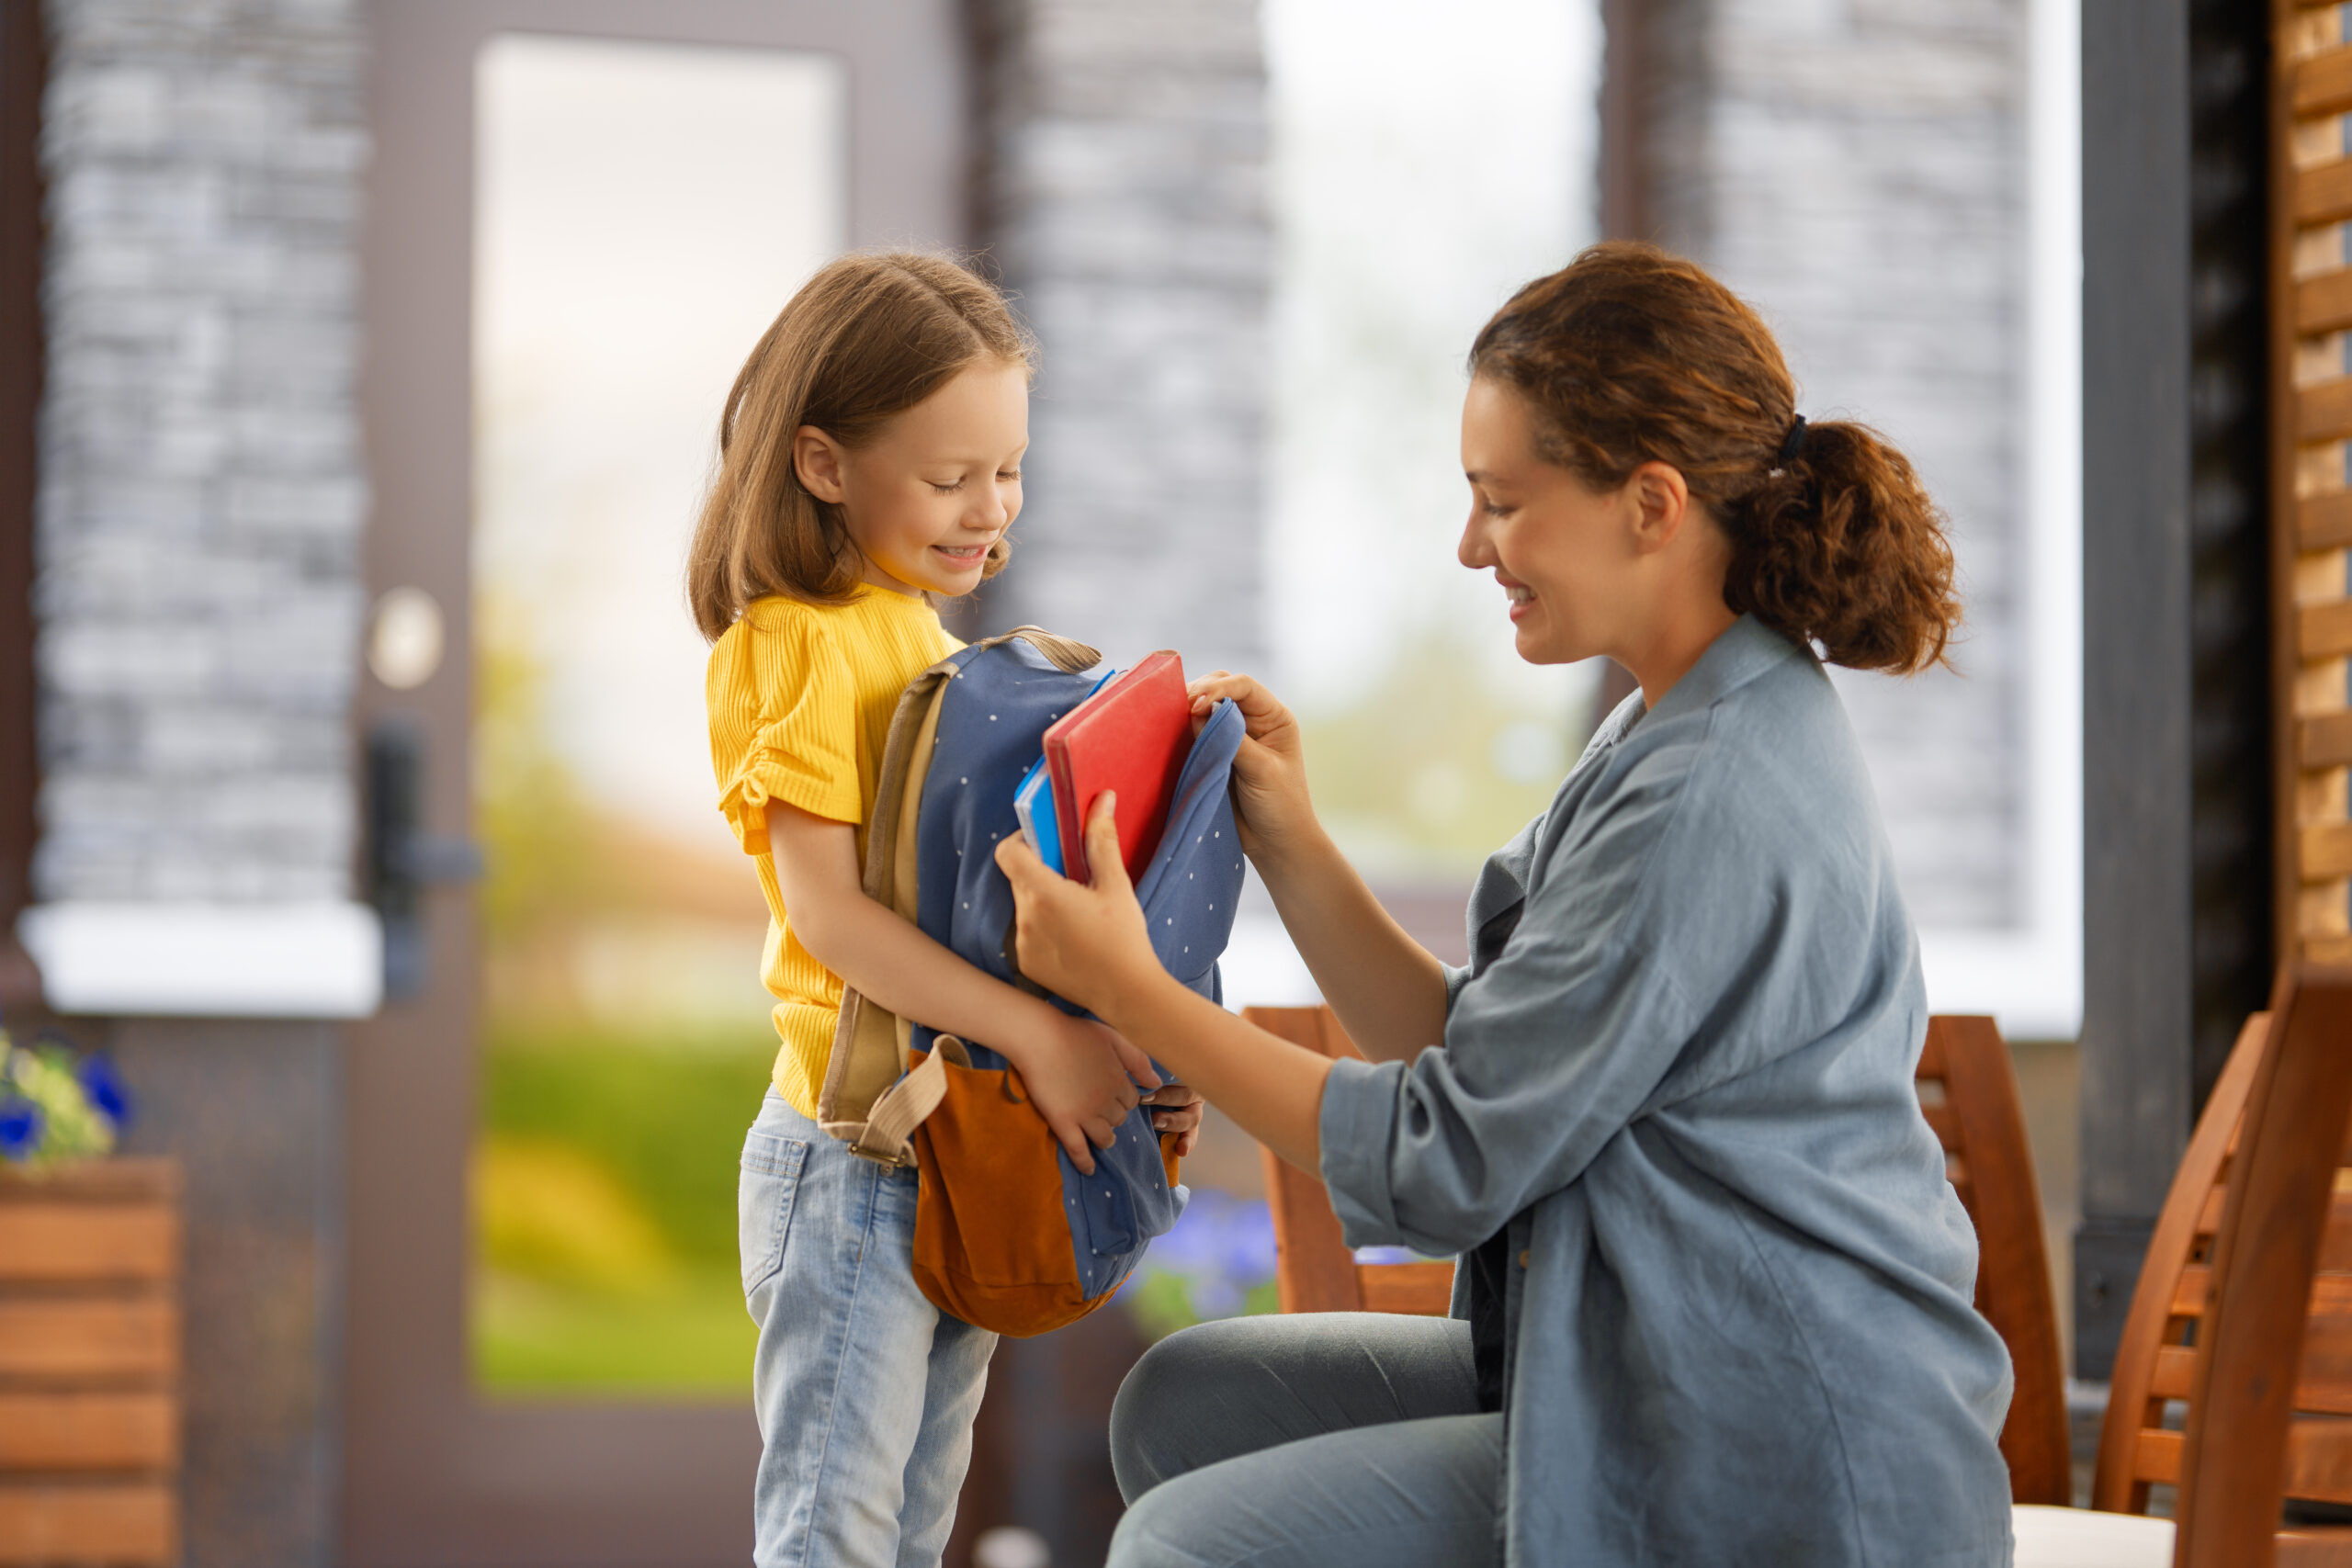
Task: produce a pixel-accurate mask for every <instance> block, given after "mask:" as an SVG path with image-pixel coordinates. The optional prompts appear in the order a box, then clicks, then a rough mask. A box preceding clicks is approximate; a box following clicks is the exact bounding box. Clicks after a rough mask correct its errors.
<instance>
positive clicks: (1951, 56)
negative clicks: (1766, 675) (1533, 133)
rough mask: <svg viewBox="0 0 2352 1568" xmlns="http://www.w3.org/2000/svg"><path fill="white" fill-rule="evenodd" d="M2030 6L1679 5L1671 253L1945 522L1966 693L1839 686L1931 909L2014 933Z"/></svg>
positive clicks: (2021, 775)
mask: <svg viewBox="0 0 2352 1568" xmlns="http://www.w3.org/2000/svg"><path fill="white" fill-rule="evenodd" d="M2027 24H2028V0H1661V3H1660V4H1658V5H1657V6H1655V7H1654V8H1653V10H1652V19H1651V26H1652V29H1653V30H1652V32H1651V35H1650V37H1651V40H1652V41H1651V55H1650V60H1651V69H1650V103H1651V123H1650V128H1649V133H1650V139H1649V152H1648V161H1649V182H1648V183H1649V190H1650V192H1651V197H1650V199H1651V210H1652V212H1653V213H1654V214H1655V215H1656V221H1657V229H1658V232H1657V238H1658V239H1659V240H1660V242H1661V243H1665V244H1667V245H1668V246H1669V247H1671V248H1674V249H1677V250H1679V251H1682V252H1684V253H1685V254H1689V255H1691V256H1692V257H1694V258H1695V259H1697V260H1699V261H1701V262H1702V263H1704V264H1705V265H1708V266H1709V267H1711V268H1713V270H1714V271H1715V272H1716V273H1717V274H1718V276H1721V277H1722V278H1723V279H1724V282H1726V283H1728V284H1729V285H1730V286H1731V287H1732V288H1735V289H1737V290H1738V291H1739V292H1740V293H1741V294H1742V295H1743V296H1745V297H1747V298H1748V299H1751V300H1753V301H1755V302H1756V303H1757V304H1758V305H1759V306H1760V307H1761V308H1762V309H1763V310H1764V312H1765V314H1766V317H1767V319H1768V320H1770V321H1771V323H1772V325H1773V327H1774V329H1775V330H1776V331H1777V332H1778V333H1779V334H1780V337H1781V344H1782V346H1783V347H1784V348H1785V349H1786V350H1787V352H1788V355H1789V359H1790V365H1791V368H1792V370H1793V371H1794V372H1795V375H1796V378H1797V380H1798V383H1799V386H1800V388H1801V389H1802V396H1801V400H1800V402H1799V407H1800V408H1801V409H1802V410H1803V411H1804V413H1805V414H1806V415H1807V416H1808V417H1810V418H1814V419H1823V418H1829V417H1835V416H1839V415H1850V416H1853V417H1858V418H1861V419H1863V420H1866V421H1867V422H1869V423H1872V424H1875V425H1877V426H1878V427H1879V428H1880V429H1881V430H1883V431H1884V432H1885V433H1886V434H1889V435H1890V436H1892V437H1893V438H1894V441H1895V442H1896V444H1897V445H1898V446H1901V447H1902V448H1903V449H1904V450H1905V452H1906V453H1908V454H1909V455H1910V457H1911V458H1912V460H1913V461H1914V462H1915V463H1917V465H1918V467H1919V468H1920V470H1921V472H1922V474H1923V475H1924V476H1925V478H1926V479H1927V481H1928V487H1929V489H1930V491H1932V492H1933V493H1934V495H1935V496H1936V498H1937V499H1938V500H1939V502H1941V503H1942V504H1943V505H1944V507H1945V508H1946V509H1947V510H1948V511H1949V512H1950V513H1951V523H1952V534H1953V541H1954V545H1955V547H1956V549H1957V550H1958V553H1959V556H1960V567H1961V573H1962V590H1963V592H1964V593H1965V595H1966V598H1967V602H1968V610H1969V623H1970V624H1969V628H1968V630H1967V632H1966V634H1965V638H1966V640H1964V641H1963V642H1962V645H1961V646H1960V647H1959V649H1957V650H1956V654H1955V662H1956V663H1957V664H1958V665H1959V669H1960V672H1959V673H1958V674H1951V673H1946V672H1942V671H1938V672H1936V673H1933V674H1929V675H1925V676H1921V677H1918V678H1917V679H1916V680H1913V681H1910V682H1897V681H1892V680H1888V679H1885V678H1883V677H1878V676H1867V675H1862V676H1852V675H1841V676H1840V682H1839V683H1840V688H1841V691H1842V693H1843V695H1844V696H1845V699H1846V704H1847V707H1848V710H1849V712H1850V713H1851V714H1852V716H1853V718H1854V722H1855V725H1856V728H1858V729H1859V730H1860V734H1861V737H1862V740H1863V744H1864V745H1865V747H1866V748H1867V749H1868V750H1869V753H1870V759H1871V768H1872V771H1873V773H1874V774H1875V776H1876V778H1877V781H1878V785H1879V791H1880V795H1881V797H1882V801H1883V806H1884V808H1885V813H1886V818H1887V823H1888V827H1889V829H1890V831H1891V832H1892V834H1893V835H1894V846H1895V854H1896V857H1897V860H1898V863H1899V864H1900V866H1901V870H1902V876H1903V883H1904V887H1905V893H1906V895H1907V896H1908V897H1909V899H1910V902H1911V906H1912V909H1913V913H1914V914H1915V916H1917V919H1918V920H1919V922H1920V924H1921V925H1923V926H1927V927H1934V928H1942V929H1946V930H1955V929H1956V930H1968V929H1976V928H2001V927H2008V926H2013V925H2016V924H2018V923H2019V922H2020V921H2021V920H2022V919H2023V918H2024V912H2025V911H2024V906H2025V904H2026V901H2027V897H2028V895H2027V889H2026V879H2027V876H2028V868H2027V867H2026V866H2025V865H2024V863H2023V857H2024V855H2025V853H2026V846H2027V845H2028V843H2029V841H2030V840H2029V835H2028V833H2027V831H2026V827H2027V823H2026V803H2025V800H2024V798H2023V791H2024V789H2025V787H2026V768H2025V757H2024V726H2025V722H2026V711H2027V694H2026V689H2025V685H2024V682H2027V681H2028V680H2029V679H2030V678H2031V675H2032V672H2031V671H2029V670H2026V669H2023V668H2020V663H2021V660H2020V658H2019V649H2020V648H2021V645H2022V635H2023V629H2024V628H2023V624H2022V622H2023V617H2022V612H2021V609H2020V592H2021V589H2022V586H2023V584H2022V580H2021V575H2020V574H2021V572H2022V570H2024V569H2023V559H2024V557H2023V545H2024V536H2023V534H2022V531H2021V530H2022V528H2023V525H2024V517H2025V510H2024V501H2025V486H2026V472H2025V469H2026V443H2027V440H2028V437H2029V432H2028V430H2027V428H2026V426H2025V418H2026V410H2027V408H2028V406H2029V399H2028V397H2027V395H2026V394H2027V387H2026V368H2027V366H2028V364H2029V358H2028V355H2027V343H2026V335H2025V334H2026V288H2027V250H2026V247H2027V233H2026V219H2027V213H2028V205H2029V203H2028V186H2027V170H2026V165H2025V151H2026V131H2027V118H2026V83H2027V63H2028V62H2027V59H2026V46H2027Z"/></svg>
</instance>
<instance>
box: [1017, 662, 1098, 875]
mask: <svg viewBox="0 0 2352 1568" xmlns="http://www.w3.org/2000/svg"><path fill="white" fill-rule="evenodd" d="M1118 673H1119V672H1118V671H1116V670H1105V671H1103V677H1102V679H1101V680H1099V681H1097V682H1094V684H1093V685H1092V686H1091V687H1089V688H1088V689H1087V693H1086V694H1087V695H1088V696H1090V697H1091V696H1092V695H1093V694H1095V693H1096V692H1099V691H1101V690H1102V689H1103V687H1105V686H1107V685H1109V684H1110V683H1111V682H1113V681H1114V680H1115V679H1117V677H1118ZM1084 705H1085V704H1084V703H1083V702H1081V703H1080V707H1082V706H1084ZM1071 711H1072V712H1076V711H1077V710H1076V709H1075V708H1074V709H1072V710H1071ZM1012 813H1013V815H1014V816H1016V817H1018V818H1021V836H1022V837H1023V839H1026V840H1028V841H1029V847H1030V848H1031V849H1033V850H1035V852H1037V858H1038V859H1039V860H1041V861H1044V862H1045V863H1046V865H1048V866H1050V867H1051V868H1052V869H1053V870H1055V871H1057V872H1059V873H1060V874H1062V875H1064V876H1068V875H1069V870H1068V869H1067V868H1066V867H1065V866H1064V865H1063V864H1062V831H1061V818H1060V817H1059V816H1058V815H1057V813H1056V812H1055V810H1054V779H1053V774H1052V773H1050V772H1049V771H1047V769H1046V759H1045V758H1043V757H1040V758H1038V759H1037V760H1036V761H1035V762H1033V763H1031V764H1030V766H1029V771H1028V772H1027V773H1023V774H1022V775H1021V783H1020V784H1017V785H1015V786H1014V788H1013V791H1012Z"/></svg>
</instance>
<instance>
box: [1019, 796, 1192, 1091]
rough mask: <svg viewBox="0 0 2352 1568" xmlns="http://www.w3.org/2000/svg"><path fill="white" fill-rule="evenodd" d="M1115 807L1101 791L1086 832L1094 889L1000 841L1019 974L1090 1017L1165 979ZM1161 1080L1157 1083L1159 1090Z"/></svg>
mask: <svg viewBox="0 0 2352 1568" xmlns="http://www.w3.org/2000/svg"><path fill="white" fill-rule="evenodd" d="M1117 808H1118V799H1117V797H1116V796H1115V795H1113V794H1112V793H1111V792H1109V791H1107V790H1106V791H1104V792H1103V795H1101V796H1100V797H1099V798H1098V799H1097V800H1096V802H1095V805H1094V812H1093V815H1092V816H1091V818H1088V820H1087V824H1086V861H1087V864H1088V865H1089V866H1090V867H1091V869H1092V871H1093V874H1094V881H1093V884H1092V885H1091V886H1089V885H1088V884H1086V883H1082V882H1073V881H1071V880H1070V879H1069V877H1066V876H1064V875H1062V874H1060V873H1058V872H1056V871H1051V870H1048V869H1047V868H1046V863H1044V862H1043V861H1041V860H1039V859H1038V858H1037V856H1036V853H1035V852H1034V851H1033V850H1031V849H1030V848H1029V846H1028V844H1027V843H1026V842H1025V841H1024V840H1023V839H1022V838H1021V836H1020V835H1019V834H1017V833H1016V834H1008V835H1007V836H1006V837H1004V838H1003V839H1001V840H998V842H997V846H996V863H997V867H998V869H999V870H1001V871H1002V872H1003V873H1004V874H1005V876H1006V878H1007V879H1008V880H1009V881H1011V882H1012V902H1013V908H1014V910H1015V913H1016V917H1017V919H1018V922H1019V923H1018V926H1017V930H1018V932H1019V948H1018V956H1019V958H1020V961H1021V972H1022V973H1023V975H1026V976H1028V977H1029V978H1030V979H1032V980H1035V982H1036V983H1037V984H1038V985H1040V986H1043V987H1046V989H1047V990H1049V991H1051V992H1053V993H1054V994H1055V995H1056V996H1058V997H1067V998H1069V999H1070V1000H1071V1001H1074V1002H1076V1003H1077V1004H1078V1005H1079V1006H1080V1007H1082V1008H1084V1009H1086V1010H1088V1011H1089V1012H1092V1013H1095V1014H1097V1015H1100V1016H1106V1017H1107V1016H1109V1015H1110V1014H1111V1012H1112V1011H1113V1008H1112V1005H1111V1004H1112V1001H1113V998H1116V997H1118V996H1120V995H1121V994H1123V993H1124V992H1125V990H1126V989H1128V988H1129V987H1131V986H1132V985H1134V984H1135V983H1136V982H1138V981H1148V980H1150V979H1152V978H1155V977H1157V976H1159V974H1160V973H1161V971H1160V967H1159V954H1157V953H1154V952H1152V950H1151V937H1150V935H1149V934H1148V932H1147V931H1145V929H1144V923H1143V906H1142V905H1140V904H1138V903H1136V892H1135V887H1134V886H1133V885H1132V884H1130V883H1129V882H1128V881H1127V868H1126V864H1125V862H1123V861H1122V860H1121V859H1120V858H1119V828H1118V821H1117V818H1116V817H1115V816H1114V813H1115V812H1116V810H1117ZM1157 1086H1158V1080H1157V1079H1154V1087H1157Z"/></svg>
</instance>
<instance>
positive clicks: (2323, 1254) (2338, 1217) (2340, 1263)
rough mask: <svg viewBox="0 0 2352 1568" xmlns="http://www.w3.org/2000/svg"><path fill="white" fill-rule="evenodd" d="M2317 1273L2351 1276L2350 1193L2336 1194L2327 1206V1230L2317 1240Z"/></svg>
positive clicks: (2351, 1214) (2351, 1224)
mask: <svg viewBox="0 0 2352 1568" xmlns="http://www.w3.org/2000/svg"><path fill="white" fill-rule="evenodd" d="M2339 1174H2340V1173H2339ZM2319 1271H2320V1272H2321V1273H2322V1274H2323V1275H2326V1274H2345V1275H2352V1192H2342V1191H2339V1192H2337V1193H2336V1194H2335V1197H2334V1198H2333V1199H2332V1200H2331V1201H2329V1203H2328V1205H2327V1229H2326V1231H2325V1232H2324V1233H2323V1234H2322V1235H2321V1236H2320V1240H2319Z"/></svg>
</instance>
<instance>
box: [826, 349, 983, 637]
mask: <svg viewBox="0 0 2352 1568" xmlns="http://www.w3.org/2000/svg"><path fill="white" fill-rule="evenodd" d="M1028 447H1029V375H1028V368H1027V367H1025V366H1023V365H1019V364H1010V365H1008V364H1003V363H1000V362H998V361H995V360H984V361H981V362H980V363H978V364H976V365H972V366H970V367H967V368H966V369H964V370H962V371H959V372H957V373H956V376H954V377H953V378H950V379H949V380H948V382H947V384H946V385H944V386H943V387H941V388H940V389H938V390H937V391H935V392H933V393H932V395H931V396H929V397H927V398H925V399H924V400H922V401H921V402H919V403H917V404H916V405H915V406H914V407H912V408H910V409H909V410H907V411H906V412H904V413H901V414H899V416H898V417H897V418H895V419H893V420H891V421H890V423H888V425H886V426H885V427H884V428H883V431H882V433H881V434H880V435H878V436H876V438H875V439H874V440H872V441H870V442H868V443H866V444H865V446H859V447H856V448H854V449H852V448H848V447H844V446H842V445H841V444H840V443H839V442H837V441H835V440H834V439H833V438H832V437H831V436H830V435H828V434H825V433H824V432H823V431H821V430H819V429H817V428H816V427H815V426H814V425H803V426H801V427H800V430H799V432H798V434H797V436H796V437H795V440H794V445H793V457H794V461H795V462H796V464H797V467H798V468H799V472H800V482H801V483H802V484H804V485H806V486H807V487H808V489H809V493H810V494H812V495H814V496H816V497H817V498H818V499H819V500H820V501H828V502H833V503H834V504H835V505H838V506H839V507H840V508H841V509H842V523H843V525H845V526H846V527H847V528H848V530H849V536H850V539H851V541H852V542H853V543H854V544H855V545H856V546H857V547H858V549H859V550H860V551H862V552H863V553H864V554H865V581H868V582H871V583H873V584H874V585H875V586H876V587H877V588H887V589H889V590H891V591H893V592H899V593H914V592H926V591H927V592H933V593H940V594H944V595H946V596H948V597H950V598H954V597H956V596H957V595H960V594H965V593H969V592H971V591H972V590H973V589H975V588H977V587H978V586H979V584H980V568H981V566H982V565H983V564H984V563H985V562H986V561H987V559H988V553H989V546H991V545H993V544H995V543H996V541H997V538H998V536H1001V534H1003V532H1004V531H1005V530H1006V529H1007V528H1009V527H1011V526H1012V520H1013V519H1014V518H1015V517H1017V516H1019V515H1020V514H1021V457H1022V454H1023V452H1025V451H1027V450H1028Z"/></svg>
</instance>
